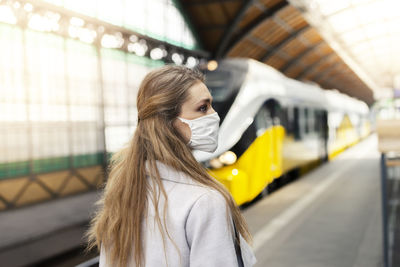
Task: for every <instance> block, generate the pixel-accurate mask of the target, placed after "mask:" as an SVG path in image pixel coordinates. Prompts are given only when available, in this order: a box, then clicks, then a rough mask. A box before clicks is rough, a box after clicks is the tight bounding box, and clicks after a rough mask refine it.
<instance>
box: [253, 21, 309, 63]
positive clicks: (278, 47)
mask: <svg viewBox="0 0 400 267" xmlns="http://www.w3.org/2000/svg"><path fill="white" fill-rule="evenodd" d="M308 29H310V25H309V24H307V26H305V27H303V28H301V29H300V30H298V31H294V32H293V33H291V34H290V35H289V36H288V37H287V38H284V39H283V40H281V41H280V42H279V43H278V44H277V45H275V46H274V49H273V50H272V51H267V52H266V53H265V54H264V55H263V56H262V57H261V58H260V61H261V62H264V61H266V60H268V58H269V57H270V56H272V55H273V54H274V53H275V52H276V51H278V50H281V49H282V48H283V47H285V45H287V44H288V43H289V42H291V41H293V40H294V39H296V38H297V37H298V36H299V35H301V34H302V33H304V32H305V31H307V30H308Z"/></svg>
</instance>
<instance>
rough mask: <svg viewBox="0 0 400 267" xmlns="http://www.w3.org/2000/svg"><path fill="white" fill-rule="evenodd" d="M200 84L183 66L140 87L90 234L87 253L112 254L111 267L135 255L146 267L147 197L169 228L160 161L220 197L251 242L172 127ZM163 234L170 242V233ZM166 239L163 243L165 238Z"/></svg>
mask: <svg viewBox="0 0 400 267" xmlns="http://www.w3.org/2000/svg"><path fill="white" fill-rule="evenodd" d="M198 82H204V76H203V74H202V73H201V72H199V71H196V70H192V69H189V68H186V67H183V66H173V65H166V66H163V67H161V68H158V69H156V70H153V71H151V72H149V73H148V74H147V75H146V76H145V78H144V79H143V81H142V83H141V85H140V88H139V92H138V97H137V109H138V124H137V128H136V131H135V133H134V136H133V138H132V139H131V140H130V142H129V143H128V144H127V145H126V146H125V147H124V148H122V149H121V150H120V151H118V152H116V153H114V154H113V155H112V157H111V160H110V165H109V175H108V180H107V183H106V185H105V188H104V193H103V195H102V197H101V199H100V200H99V201H98V202H97V205H98V206H99V208H98V210H97V212H96V213H95V216H94V217H93V219H92V220H91V224H90V228H89V230H88V231H87V233H86V237H87V238H88V246H87V249H88V250H91V249H93V248H94V247H97V249H98V250H100V246H103V248H104V249H105V250H106V251H108V252H109V254H108V260H110V262H112V263H113V266H125V265H126V264H127V262H128V260H129V257H130V255H131V251H133V258H134V261H135V264H136V266H139V267H140V266H143V261H144V256H143V249H142V239H143V234H142V224H141V223H142V220H143V219H144V218H145V216H146V214H147V208H148V205H149V203H148V201H147V196H151V197H152V200H153V201H152V202H153V203H154V208H155V214H156V216H155V217H156V221H157V224H158V225H159V227H160V226H161V225H164V226H165V225H166V224H165V213H164V223H161V219H160V216H159V211H158V200H159V194H157V192H155V190H154V187H152V186H151V184H150V183H153V184H155V185H157V186H158V188H160V189H161V190H160V191H161V192H162V194H163V196H164V197H165V199H167V195H166V192H165V190H164V187H163V185H162V182H161V179H160V175H159V173H158V170H157V165H156V161H160V162H162V163H164V164H166V165H168V166H170V167H172V168H174V169H176V170H177V171H181V172H183V173H185V174H187V175H189V176H190V177H191V178H192V179H193V180H195V181H197V182H199V183H201V184H203V185H205V186H208V187H210V188H212V189H215V190H217V191H218V192H220V193H221V195H222V196H223V197H224V199H225V200H226V203H227V207H228V211H229V212H230V214H231V216H232V219H233V223H234V225H235V227H236V229H237V231H238V232H239V233H240V234H242V236H243V237H244V238H245V239H246V240H247V241H248V242H251V235H250V233H249V231H248V228H247V225H246V222H245V220H244V219H243V217H242V215H241V213H240V210H239V209H238V207H237V206H236V204H235V202H234V200H233V199H232V196H231V195H230V193H229V192H228V191H227V190H226V189H225V187H224V186H223V185H222V184H221V183H219V182H218V181H217V180H215V179H214V178H212V177H211V176H210V175H209V174H208V173H207V171H206V169H205V168H204V167H203V166H202V165H201V164H199V163H198V162H197V161H196V159H195V158H194V156H193V155H192V152H191V150H190V148H189V147H188V146H187V145H186V144H185V143H184V141H183V138H182V136H181V135H180V134H179V132H178V131H177V130H176V129H175V127H174V126H173V121H174V119H175V118H176V117H177V116H178V115H179V114H180V109H181V106H182V104H183V103H184V102H185V101H186V100H187V98H188V89H189V88H190V87H192V86H193V85H194V84H196V83H198ZM146 162H147V164H149V167H150V168H149V169H150V170H154V171H153V172H154V173H152V174H151V175H150V177H151V179H147V178H146ZM149 181H151V182H149ZM165 203H167V201H165ZM165 208H166V206H164V209H165ZM228 215H229V213H228ZM160 229H161V228H160ZM165 233H166V234H167V235H168V237H169V238H171V237H170V236H169V234H168V230H167V229H165ZM162 236H163V239H165V234H164V233H163V234H162Z"/></svg>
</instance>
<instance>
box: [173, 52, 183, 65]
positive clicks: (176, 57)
mask: <svg viewBox="0 0 400 267" xmlns="http://www.w3.org/2000/svg"><path fill="white" fill-rule="evenodd" d="M182 57H183V56H182V55H180V54H178V53H173V54H172V56H171V59H172V61H173V62H174V63H175V64H177V65H181V64H182V62H183V58H182Z"/></svg>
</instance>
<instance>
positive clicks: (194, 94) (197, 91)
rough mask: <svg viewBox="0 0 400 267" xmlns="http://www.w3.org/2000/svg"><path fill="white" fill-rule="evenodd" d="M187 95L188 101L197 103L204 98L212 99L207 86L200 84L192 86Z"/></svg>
mask: <svg viewBox="0 0 400 267" xmlns="http://www.w3.org/2000/svg"><path fill="white" fill-rule="evenodd" d="M189 95H190V98H189V100H190V101H192V102H197V101H199V100H201V99H204V98H210V99H211V98H212V97H211V94H210V91H209V90H208V88H207V86H206V85H205V84H204V83H202V82H198V83H196V84H194V85H193V86H192V87H190V88H189Z"/></svg>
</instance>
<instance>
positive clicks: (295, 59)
mask: <svg viewBox="0 0 400 267" xmlns="http://www.w3.org/2000/svg"><path fill="white" fill-rule="evenodd" d="M324 43H325V42H324V41H323V40H321V41H319V42H318V43H316V44H314V45H313V46H310V47H308V48H307V49H304V51H302V52H300V53H299V54H298V55H296V56H294V57H293V58H292V59H291V60H290V61H288V62H287V63H286V64H285V65H284V66H283V67H282V68H281V71H282V72H286V71H287V70H288V69H289V68H290V67H291V66H293V65H296V64H298V62H299V61H300V60H301V59H302V58H303V57H305V56H306V55H308V54H309V53H311V52H312V51H315V50H316V49H317V48H318V47H320V46H321V45H322V44H324Z"/></svg>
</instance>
